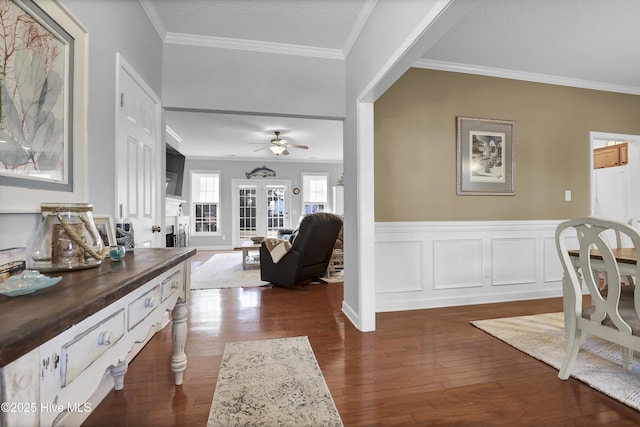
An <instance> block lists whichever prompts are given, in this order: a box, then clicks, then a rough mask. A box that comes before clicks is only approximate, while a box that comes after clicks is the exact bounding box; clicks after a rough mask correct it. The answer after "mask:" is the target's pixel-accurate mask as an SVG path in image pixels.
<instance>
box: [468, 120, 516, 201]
mask: <svg viewBox="0 0 640 427" xmlns="http://www.w3.org/2000/svg"><path fill="white" fill-rule="evenodd" d="M456 125H457V126H456V127H457V129H456V131H457V132H456V149H457V159H456V160H457V179H456V184H457V185H456V186H457V188H456V194H457V195H459V196H465V195H491V196H515V122H514V121H509V120H494V119H481V118H473V117H457V122H456Z"/></svg>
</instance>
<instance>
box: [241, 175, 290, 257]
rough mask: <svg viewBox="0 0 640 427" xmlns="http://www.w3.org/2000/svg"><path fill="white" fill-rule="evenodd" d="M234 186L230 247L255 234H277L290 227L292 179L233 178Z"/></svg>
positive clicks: (268, 235)
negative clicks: (231, 244) (231, 243)
mask: <svg viewBox="0 0 640 427" xmlns="http://www.w3.org/2000/svg"><path fill="white" fill-rule="evenodd" d="M232 186H233V193H232V194H233V201H232V202H233V211H232V215H233V220H232V226H233V240H232V242H233V246H238V245H240V244H241V243H242V242H244V241H246V240H249V239H250V238H251V237H254V236H263V237H278V230H280V229H282V228H289V226H290V223H289V209H290V197H289V194H290V191H289V189H290V188H291V182H290V181H284V180H265V179H260V180H259V181H258V180H255V179H246V180H245V179H242V180H240V179H236V180H233V182H232Z"/></svg>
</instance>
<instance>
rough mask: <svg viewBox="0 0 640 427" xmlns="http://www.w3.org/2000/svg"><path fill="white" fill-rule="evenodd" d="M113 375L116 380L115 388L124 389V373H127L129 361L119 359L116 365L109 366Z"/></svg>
mask: <svg viewBox="0 0 640 427" xmlns="http://www.w3.org/2000/svg"><path fill="white" fill-rule="evenodd" d="M109 371H110V372H111V375H112V376H113V379H114V381H115V385H114V387H113V388H114V389H115V390H122V389H123V388H124V374H126V373H127V362H124V361H119V362H118V364H117V365H116V366H112V367H111V368H109Z"/></svg>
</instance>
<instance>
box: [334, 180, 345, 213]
mask: <svg viewBox="0 0 640 427" xmlns="http://www.w3.org/2000/svg"><path fill="white" fill-rule="evenodd" d="M333 213H334V214H337V215H344V186H343V185H334V186H333Z"/></svg>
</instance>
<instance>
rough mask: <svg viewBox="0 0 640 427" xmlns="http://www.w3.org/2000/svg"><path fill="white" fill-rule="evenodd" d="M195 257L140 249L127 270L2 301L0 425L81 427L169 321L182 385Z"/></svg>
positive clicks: (74, 278) (103, 271) (113, 268)
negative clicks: (189, 299) (190, 258)
mask: <svg viewBox="0 0 640 427" xmlns="http://www.w3.org/2000/svg"><path fill="white" fill-rule="evenodd" d="M195 252H196V251H195V249H190V248H179V249H178V248H176V249H136V250H135V251H134V252H131V253H127V255H126V256H125V257H124V259H123V260H122V261H119V262H112V261H110V260H109V259H106V260H105V261H103V262H102V264H101V265H100V266H99V267H97V268H93V269H88V270H81V271H73V272H65V273H49V274H48V275H49V276H59V275H60V276H63V279H62V280H61V281H60V282H59V283H57V284H56V285H54V286H52V287H50V288H46V289H42V290H40V291H37V292H35V293H33V294H29V295H23V296H19V297H13V298H9V297H6V296H2V295H0V325H2V327H1V328H0V388H1V390H2V401H1V403H2V405H3V406H2V411H1V412H0V426H2V427H11V426H24V425H29V426H58V425H80V424H81V423H82V421H84V420H85V419H86V418H87V417H88V416H89V414H90V413H91V410H92V408H95V407H96V406H97V405H98V404H99V403H100V401H102V399H104V397H105V396H106V395H107V393H109V391H110V390H111V389H112V388H115V389H116V390H120V389H122V388H123V387H124V377H125V373H126V371H127V365H128V363H129V362H130V361H131V360H132V359H133V357H134V356H135V355H136V354H137V353H138V352H139V351H140V350H142V348H143V347H144V346H145V344H146V343H147V342H148V341H149V340H150V339H151V337H153V335H154V334H155V333H156V332H157V331H158V330H160V329H162V328H163V327H164V326H165V325H166V324H167V323H168V322H169V321H171V322H172V324H173V326H172V327H173V333H172V335H173V340H174V352H173V356H172V358H171V369H172V371H173V372H174V374H175V383H176V385H180V384H182V376H183V372H184V370H185V368H186V367H187V357H186V355H185V352H184V347H185V342H186V336H187V307H186V303H187V300H188V298H189V289H190V285H189V280H190V273H189V272H190V268H189V263H188V261H187V259H188V258H189V257H191V256H193V255H194V254H195Z"/></svg>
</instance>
